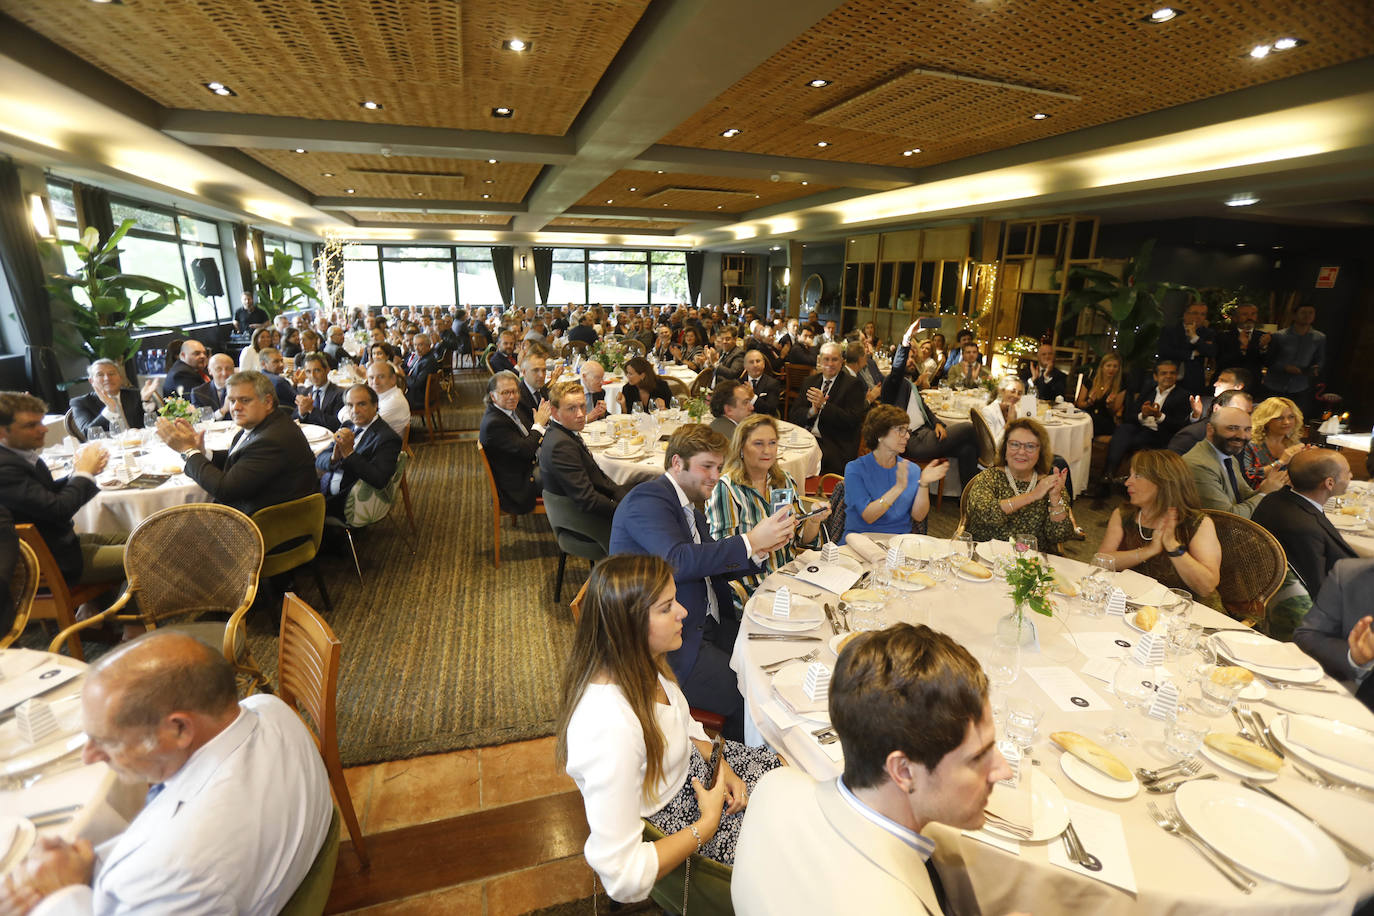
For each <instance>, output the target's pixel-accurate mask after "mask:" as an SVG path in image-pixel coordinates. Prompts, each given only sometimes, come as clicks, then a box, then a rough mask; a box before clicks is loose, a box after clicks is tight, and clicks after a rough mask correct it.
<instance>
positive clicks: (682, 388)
mask: <svg viewBox="0 0 1374 916" xmlns="http://www.w3.org/2000/svg"><path fill="white" fill-rule="evenodd" d="M660 378H662V379H663V380H664V381H665V382H667V383H668V390H669V391H671V392H672V393H673V397H675V398H678V399H679V400H680V401H685V400H687V398H690V397H691V396H692V390H691V389H690V388H688V387H687V383H686V382H684V381H683V380H682V379H680V378H673V377H672V376H670V375H664V376H660Z"/></svg>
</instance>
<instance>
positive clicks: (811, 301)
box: [801, 274, 825, 309]
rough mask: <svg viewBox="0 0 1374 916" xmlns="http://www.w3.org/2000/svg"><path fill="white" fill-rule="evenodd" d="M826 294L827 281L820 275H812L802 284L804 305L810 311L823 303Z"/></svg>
mask: <svg viewBox="0 0 1374 916" xmlns="http://www.w3.org/2000/svg"><path fill="white" fill-rule="evenodd" d="M824 293H825V281H824V280H822V279H821V275H820V274H812V275H811V276H809V277H807V278H806V282H805V283H803V284H802V291H801V301H802V305H803V306H804V307H806V308H808V309H813V308H815V307H816V305H817V303H819V302H820V301H821V296H822V295H823V294H824Z"/></svg>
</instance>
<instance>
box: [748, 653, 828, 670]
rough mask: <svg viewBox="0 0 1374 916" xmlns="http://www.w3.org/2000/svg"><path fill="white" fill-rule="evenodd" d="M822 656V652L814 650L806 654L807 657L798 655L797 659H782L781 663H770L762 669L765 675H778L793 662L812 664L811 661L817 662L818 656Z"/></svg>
mask: <svg viewBox="0 0 1374 916" xmlns="http://www.w3.org/2000/svg"><path fill="white" fill-rule="evenodd" d="M820 654H821V650H820V649H812V650H811V651H810V652H808V653H806V654H805V655H798V656H797V657H796V658H784V659H782V660H781V661H776V662H769V663H768V664H766V665H761V666H760V667H761V668H762V669H763V673H764V674H777V673H778V672H779V671H780V670H781V669H782V668H783V667H785V666H787V665H790V664H792V663H793V662H810V661H815V660H816V656H818V655H820Z"/></svg>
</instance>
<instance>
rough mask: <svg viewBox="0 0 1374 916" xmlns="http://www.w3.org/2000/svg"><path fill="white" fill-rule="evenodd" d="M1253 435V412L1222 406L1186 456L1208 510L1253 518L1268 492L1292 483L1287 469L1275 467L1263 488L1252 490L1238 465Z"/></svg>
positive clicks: (1184, 457) (1201, 499)
mask: <svg viewBox="0 0 1374 916" xmlns="http://www.w3.org/2000/svg"><path fill="white" fill-rule="evenodd" d="M1249 438H1250V415H1249V414H1248V413H1246V412H1245V411H1243V410H1241V409H1240V408H1239V407H1222V408H1219V409H1217V410H1214V411H1212V417H1211V419H1210V420H1208V421H1207V435H1206V438H1205V439H1203V441H1201V442H1199V443H1198V444H1197V445H1195V446H1193V447H1192V448H1190V449H1189V450H1188V453H1187V454H1186V455H1184V456H1183V463H1184V464H1185V465H1186V466H1187V468H1188V472H1189V473H1190V474H1191V475H1192V477H1193V485H1194V486H1195V487H1196V488H1197V496H1198V499H1199V501H1200V502H1201V504H1202V507H1203V508H1204V509H1220V510H1222V511H1223V512H1231V513H1234V514H1236V515H1240V516H1244V517H1245V518H1249V517H1250V516H1251V515H1253V514H1254V512H1255V509H1256V508H1257V507H1258V506H1259V505H1260V502H1261V500H1263V499H1265V498H1266V494H1268V493H1273V492H1274V491H1275V490H1277V489H1279V488H1280V487H1282V486H1283V485H1284V484H1285V483H1287V482H1288V475H1287V472H1286V471H1285V470H1284V469H1283V468H1278V467H1271V468H1270V469H1269V471H1268V473H1267V474H1265V476H1264V478H1263V479H1262V480H1261V481H1260V486H1259V489H1258V490H1254V489H1251V487H1250V482H1249V481H1247V480H1246V479H1245V477H1244V476H1242V475H1241V473H1240V468H1239V467H1237V463H1238V462H1239V460H1240V457H1239V456H1240V453H1241V451H1242V450H1243V449H1244V448H1245V443H1246V441H1248V440H1249Z"/></svg>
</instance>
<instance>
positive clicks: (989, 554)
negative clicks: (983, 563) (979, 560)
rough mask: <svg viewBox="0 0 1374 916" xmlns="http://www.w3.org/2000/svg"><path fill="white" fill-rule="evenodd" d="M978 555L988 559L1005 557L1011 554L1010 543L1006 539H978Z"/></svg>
mask: <svg viewBox="0 0 1374 916" xmlns="http://www.w3.org/2000/svg"><path fill="white" fill-rule="evenodd" d="M977 551H978V556H980V557H983V558H985V559H987V560H989V561H991V560H1000V559H1006V558H1008V557H1010V556H1011V545H1010V544H1008V543H1007V542H1006V541H979V542H978V547H977Z"/></svg>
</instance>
